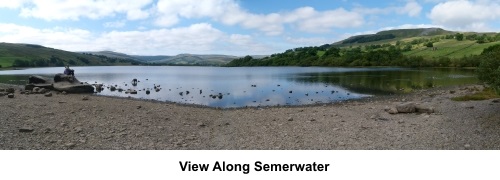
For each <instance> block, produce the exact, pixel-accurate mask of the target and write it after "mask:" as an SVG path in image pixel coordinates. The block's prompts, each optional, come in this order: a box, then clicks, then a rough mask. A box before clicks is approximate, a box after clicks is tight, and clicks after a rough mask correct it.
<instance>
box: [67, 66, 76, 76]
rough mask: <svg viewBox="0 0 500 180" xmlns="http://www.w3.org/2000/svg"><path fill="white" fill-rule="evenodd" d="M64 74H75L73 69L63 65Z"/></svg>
mask: <svg viewBox="0 0 500 180" xmlns="http://www.w3.org/2000/svg"><path fill="white" fill-rule="evenodd" d="M64 74H65V75H68V76H69V75H71V76H75V70H73V69H70V68H69V66H65V69H64Z"/></svg>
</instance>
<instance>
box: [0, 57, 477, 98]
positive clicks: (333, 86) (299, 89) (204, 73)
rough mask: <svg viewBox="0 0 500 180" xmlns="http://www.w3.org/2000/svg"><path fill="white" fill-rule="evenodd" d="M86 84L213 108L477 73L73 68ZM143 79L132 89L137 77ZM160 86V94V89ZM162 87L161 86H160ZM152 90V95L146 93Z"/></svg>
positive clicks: (17, 73) (463, 78)
mask: <svg viewBox="0 0 500 180" xmlns="http://www.w3.org/2000/svg"><path fill="white" fill-rule="evenodd" d="M72 68H73V69H75V75H76V77H77V78H78V79H79V80H80V81H84V82H88V83H90V84H93V83H99V84H104V85H105V86H106V87H109V86H116V87H121V88H122V89H124V90H127V89H135V90H137V91H138V94H126V93H125V91H123V92H118V91H110V90H109V89H108V88H105V90H104V91H102V92H99V93H97V95H105V96H120V97H129V96H130V97H132V98H140V99H152V100H158V101H170V102H176V103H184V104H196V105H205V106H210V107H222V108H230V107H246V106H251V107H255V106H277V105H280V106H283V105H307V104H316V103H334V102H338V101H344V100H349V99H358V98H363V97H369V96H374V95H389V94H396V93H405V92H411V91H412V90H415V89H422V88H429V87H440V86H452V85H460V84H471V83H477V82H478V80H477V77H476V76H475V75H474V70H466V69H406V68H324V67H231V68H226V67H176V66H119V67H117V66H101V67H72ZM63 70H64V68H63V67H57V68H30V69H24V70H8V71H0V83H10V84H25V83H26V82H27V79H28V76H29V75H32V74H36V75H42V76H47V77H52V76H53V75H54V74H55V73H62V72H63ZM134 78H136V79H137V80H139V83H138V84H137V86H132V85H131V81H132V79H134ZM155 86H157V89H159V91H155V89H154V87H155ZM158 86H159V87H158ZM147 89H150V91H151V93H150V94H146V91H145V90H147Z"/></svg>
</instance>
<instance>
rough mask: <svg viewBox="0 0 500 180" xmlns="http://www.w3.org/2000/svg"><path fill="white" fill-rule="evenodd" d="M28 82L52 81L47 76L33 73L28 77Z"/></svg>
mask: <svg viewBox="0 0 500 180" xmlns="http://www.w3.org/2000/svg"><path fill="white" fill-rule="evenodd" d="M28 83H29V84H52V83H53V82H52V80H50V79H48V78H45V77H42V76H36V75H33V76H30V77H29V78H28Z"/></svg>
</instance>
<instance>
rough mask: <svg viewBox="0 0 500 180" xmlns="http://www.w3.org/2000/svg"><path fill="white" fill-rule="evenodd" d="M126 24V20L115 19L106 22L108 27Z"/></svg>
mask: <svg viewBox="0 0 500 180" xmlns="http://www.w3.org/2000/svg"><path fill="white" fill-rule="evenodd" d="M125 24H126V22H125V21H124V20H121V21H113V22H106V23H104V24H103V25H104V27H107V28H121V27H124V26H125Z"/></svg>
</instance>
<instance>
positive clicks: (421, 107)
mask: <svg viewBox="0 0 500 180" xmlns="http://www.w3.org/2000/svg"><path fill="white" fill-rule="evenodd" d="M415 111H416V112H419V113H434V107H430V106H424V105H417V106H415Z"/></svg>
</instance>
